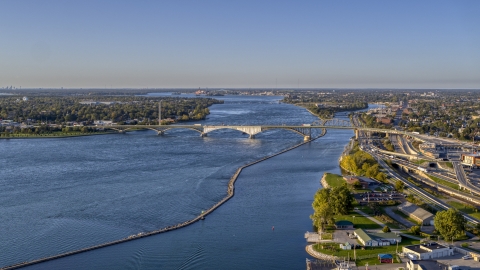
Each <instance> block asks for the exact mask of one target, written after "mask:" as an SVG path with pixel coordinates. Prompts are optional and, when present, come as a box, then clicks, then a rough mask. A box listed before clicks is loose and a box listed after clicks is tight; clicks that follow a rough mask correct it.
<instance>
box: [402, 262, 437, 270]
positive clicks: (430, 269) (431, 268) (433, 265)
mask: <svg viewBox="0 0 480 270" xmlns="http://www.w3.org/2000/svg"><path fill="white" fill-rule="evenodd" d="M410 262H411V263H413V264H415V265H419V266H420V267H422V270H437V269H443V268H442V266H443V265H441V264H439V263H438V262H436V261H429V260H421V261H420V260H411V261H410Z"/></svg>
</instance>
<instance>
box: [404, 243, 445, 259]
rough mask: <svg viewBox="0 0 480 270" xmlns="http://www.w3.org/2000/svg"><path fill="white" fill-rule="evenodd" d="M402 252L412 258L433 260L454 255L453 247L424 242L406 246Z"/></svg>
mask: <svg viewBox="0 0 480 270" xmlns="http://www.w3.org/2000/svg"><path fill="white" fill-rule="evenodd" d="M402 252H403V253H404V254H405V255H406V256H407V257H408V258H409V259H410V260H432V259H435V258H440V257H445V256H451V255H453V248H450V247H447V246H442V245H440V244H437V243H424V244H420V245H412V246H405V247H403V248H402Z"/></svg>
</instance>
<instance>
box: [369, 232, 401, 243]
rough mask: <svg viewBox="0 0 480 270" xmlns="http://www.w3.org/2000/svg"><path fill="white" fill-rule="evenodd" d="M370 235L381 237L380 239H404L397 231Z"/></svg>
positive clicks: (371, 234)
mask: <svg viewBox="0 0 480 270" xmlns="http://www.w3.org/2000/svg"><path fill="white" fill-rule="evenodd" d="M369 235H370V237H372V236H373V237H374V238H379V239H396V240H398V241H402V237H401V236H400V235H397V234H395V233H392V232H390V233H369Z"/></svg>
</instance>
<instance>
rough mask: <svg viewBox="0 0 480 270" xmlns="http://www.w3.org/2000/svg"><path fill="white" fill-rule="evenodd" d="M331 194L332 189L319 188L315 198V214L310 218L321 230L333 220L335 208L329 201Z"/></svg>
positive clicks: (313, 204)
mask: <svg viewBox="0 0 480 270" xmlns="http://www.w3.org/2000/svg"><path fill="white" fill-rule="evenodd" d="M330 195H331V189H329V188H323V189H319V190H317V192H316V193H315V196H314V198H313V203H312V208H313V214H312V215H310V219H312V221H313V225H314V226H316V227H317V228H318V231H319V232H323V231H324V230H325V225H327V224H329V223H332V222H333V209H332V207H331V205H330V203H329V199H330Z"/></svg>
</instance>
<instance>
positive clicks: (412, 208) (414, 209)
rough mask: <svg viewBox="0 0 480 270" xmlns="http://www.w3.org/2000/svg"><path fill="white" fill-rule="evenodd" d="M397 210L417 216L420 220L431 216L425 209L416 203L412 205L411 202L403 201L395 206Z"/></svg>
mask: <svg viewBox="0 0 480 270" xmlns="http://www.w3.org/2000/svg"><path fill="white" fill-rule="evenodd" d="M397 208H398V210H400V211H402V212H404V213H408V214H409V215H413V216H415V217H417V218H418V219H421V220H426V219H428V218H431V217H433V214H432V213H430V212H428V211H427V210H424V209H422V208H420V207H418V206H416V205H414V204H413V203H411V202H404V203H402V204H400V205H399V206H397Z"/></svg>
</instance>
